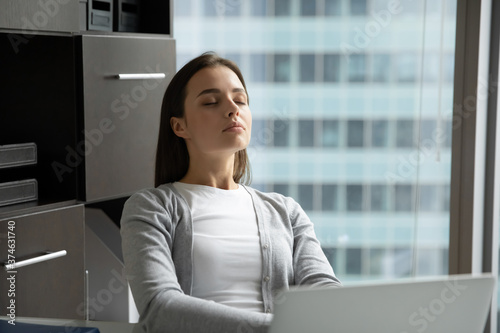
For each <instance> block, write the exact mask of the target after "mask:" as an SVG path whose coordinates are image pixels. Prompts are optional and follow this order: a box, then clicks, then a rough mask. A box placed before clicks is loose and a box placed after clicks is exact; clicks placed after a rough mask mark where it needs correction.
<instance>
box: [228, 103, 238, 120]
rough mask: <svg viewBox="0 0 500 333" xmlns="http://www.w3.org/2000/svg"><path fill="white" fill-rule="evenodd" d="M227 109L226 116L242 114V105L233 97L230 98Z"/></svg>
mask: <svg viewBox="0 0 500 333" xmlns="http://www.w3.org/2000/svg"><path fill="white" fill-rule="evenodd" d="M228 103H229V104H228V106H227V110H226V117H227V118H232V117H234V116H239V115H240V107H239V106H238V104H236V103H235V102H234V101H233V100H232V99H230V100H229V102H228Z"/></svg>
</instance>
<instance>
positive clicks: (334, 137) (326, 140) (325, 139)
mask: <svg viewBox="0 0 500 333" xmlns="http://www.w3.org/2000/svg"><path fill="white" fill-rule="evenodd" d="M322 124H323V131H322V144H323V147H338V146H339V122H338V121H337V120H324V121H323V122H322Z"/></svg>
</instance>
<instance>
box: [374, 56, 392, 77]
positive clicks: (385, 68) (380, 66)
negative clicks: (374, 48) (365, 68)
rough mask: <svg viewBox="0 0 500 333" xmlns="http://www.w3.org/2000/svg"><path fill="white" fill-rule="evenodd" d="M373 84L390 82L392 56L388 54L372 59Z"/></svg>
mask: <svg viewBox="0 0 500 333" xmlns="http://www.w3.org/2000/svg"><path fill="white" fill-rule="evenodd" d="M372 80H373V82H390V80H391V56H390V55H388V54H374V55H373V57H372Z"/></svg>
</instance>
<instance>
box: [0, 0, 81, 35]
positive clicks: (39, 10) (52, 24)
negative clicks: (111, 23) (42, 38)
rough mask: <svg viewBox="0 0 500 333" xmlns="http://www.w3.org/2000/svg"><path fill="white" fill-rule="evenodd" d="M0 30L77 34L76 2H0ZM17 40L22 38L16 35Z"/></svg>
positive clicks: (72, 0)
mask: <svg viewBox="0 0 500 333" xmlns="http://www.w3.org/2000/svg"><path fill="white" fill-rule="evenodd" d="M0 8H2V10H1V11H0V28H8V29H21V30H24V31H26V30H31V31H57V32H62V31H64V32H78V31H79V30H80V24H79V3H78V1H77V0H38V1H34V0H0ZM18 37H19V38H23V37H22V36H21V34H18Z"/></svg>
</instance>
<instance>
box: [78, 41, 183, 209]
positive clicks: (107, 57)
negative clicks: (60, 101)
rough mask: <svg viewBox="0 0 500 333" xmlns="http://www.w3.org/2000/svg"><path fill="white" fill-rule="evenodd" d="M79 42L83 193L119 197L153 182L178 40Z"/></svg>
mask: <svg viewBox="0 0 500 333" xmlns="http://www.w3.org/2000/svg"><path fill="white" fill-rule="evenodd" d="M81 48H82V50H81V54H82V59H81V60H82V63H81V66H82V78H83V87H82V88H83V89H82V95H83V96H82V99H83V110H81V113H82V114H83V118H84V119H83V122H82V124H83V128H81V129H80V131H79V133H80V134H81V136H80V138H79V142H78V143H77V147H76V151H77V152H78V154H80V156H81V157H82V158H83V159H84V160H85V163H83V164H84V169H85V170H84V171H83V172H84V175H85V177H84V184H83V186H82V187H81V188H82V189H83V190H84V193H80V198H81V199H82V200H86V201H95V200H102V199H107V198H114V197H121V196H126V195H129V194H131V193H133V192H135V191H137V190H139V189H141V188H144V187H150V186H153V184H154V165H155V155H156V145H157V140H158V131H159V120H160V109H161V103H162V99H163V94H164V92H165V90H166V88H167V85H168V82H169V81H170V79H171V77H172V76H173V74H174V73H175V41H174V40H173V39H171V38H165V37H148V38H144V37H131V36H109V35H106V36H103V35H85V36H82V37H81ZM130 74H133V75H132V76H131V75H130ZM142 74H147V75H146V77H145V76H144V75H142ZM149 74H161V75H164V78H147V77H148V76H149ZM119 75H121V76H119ZM134 75H136V76H134Z"/></svg>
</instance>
